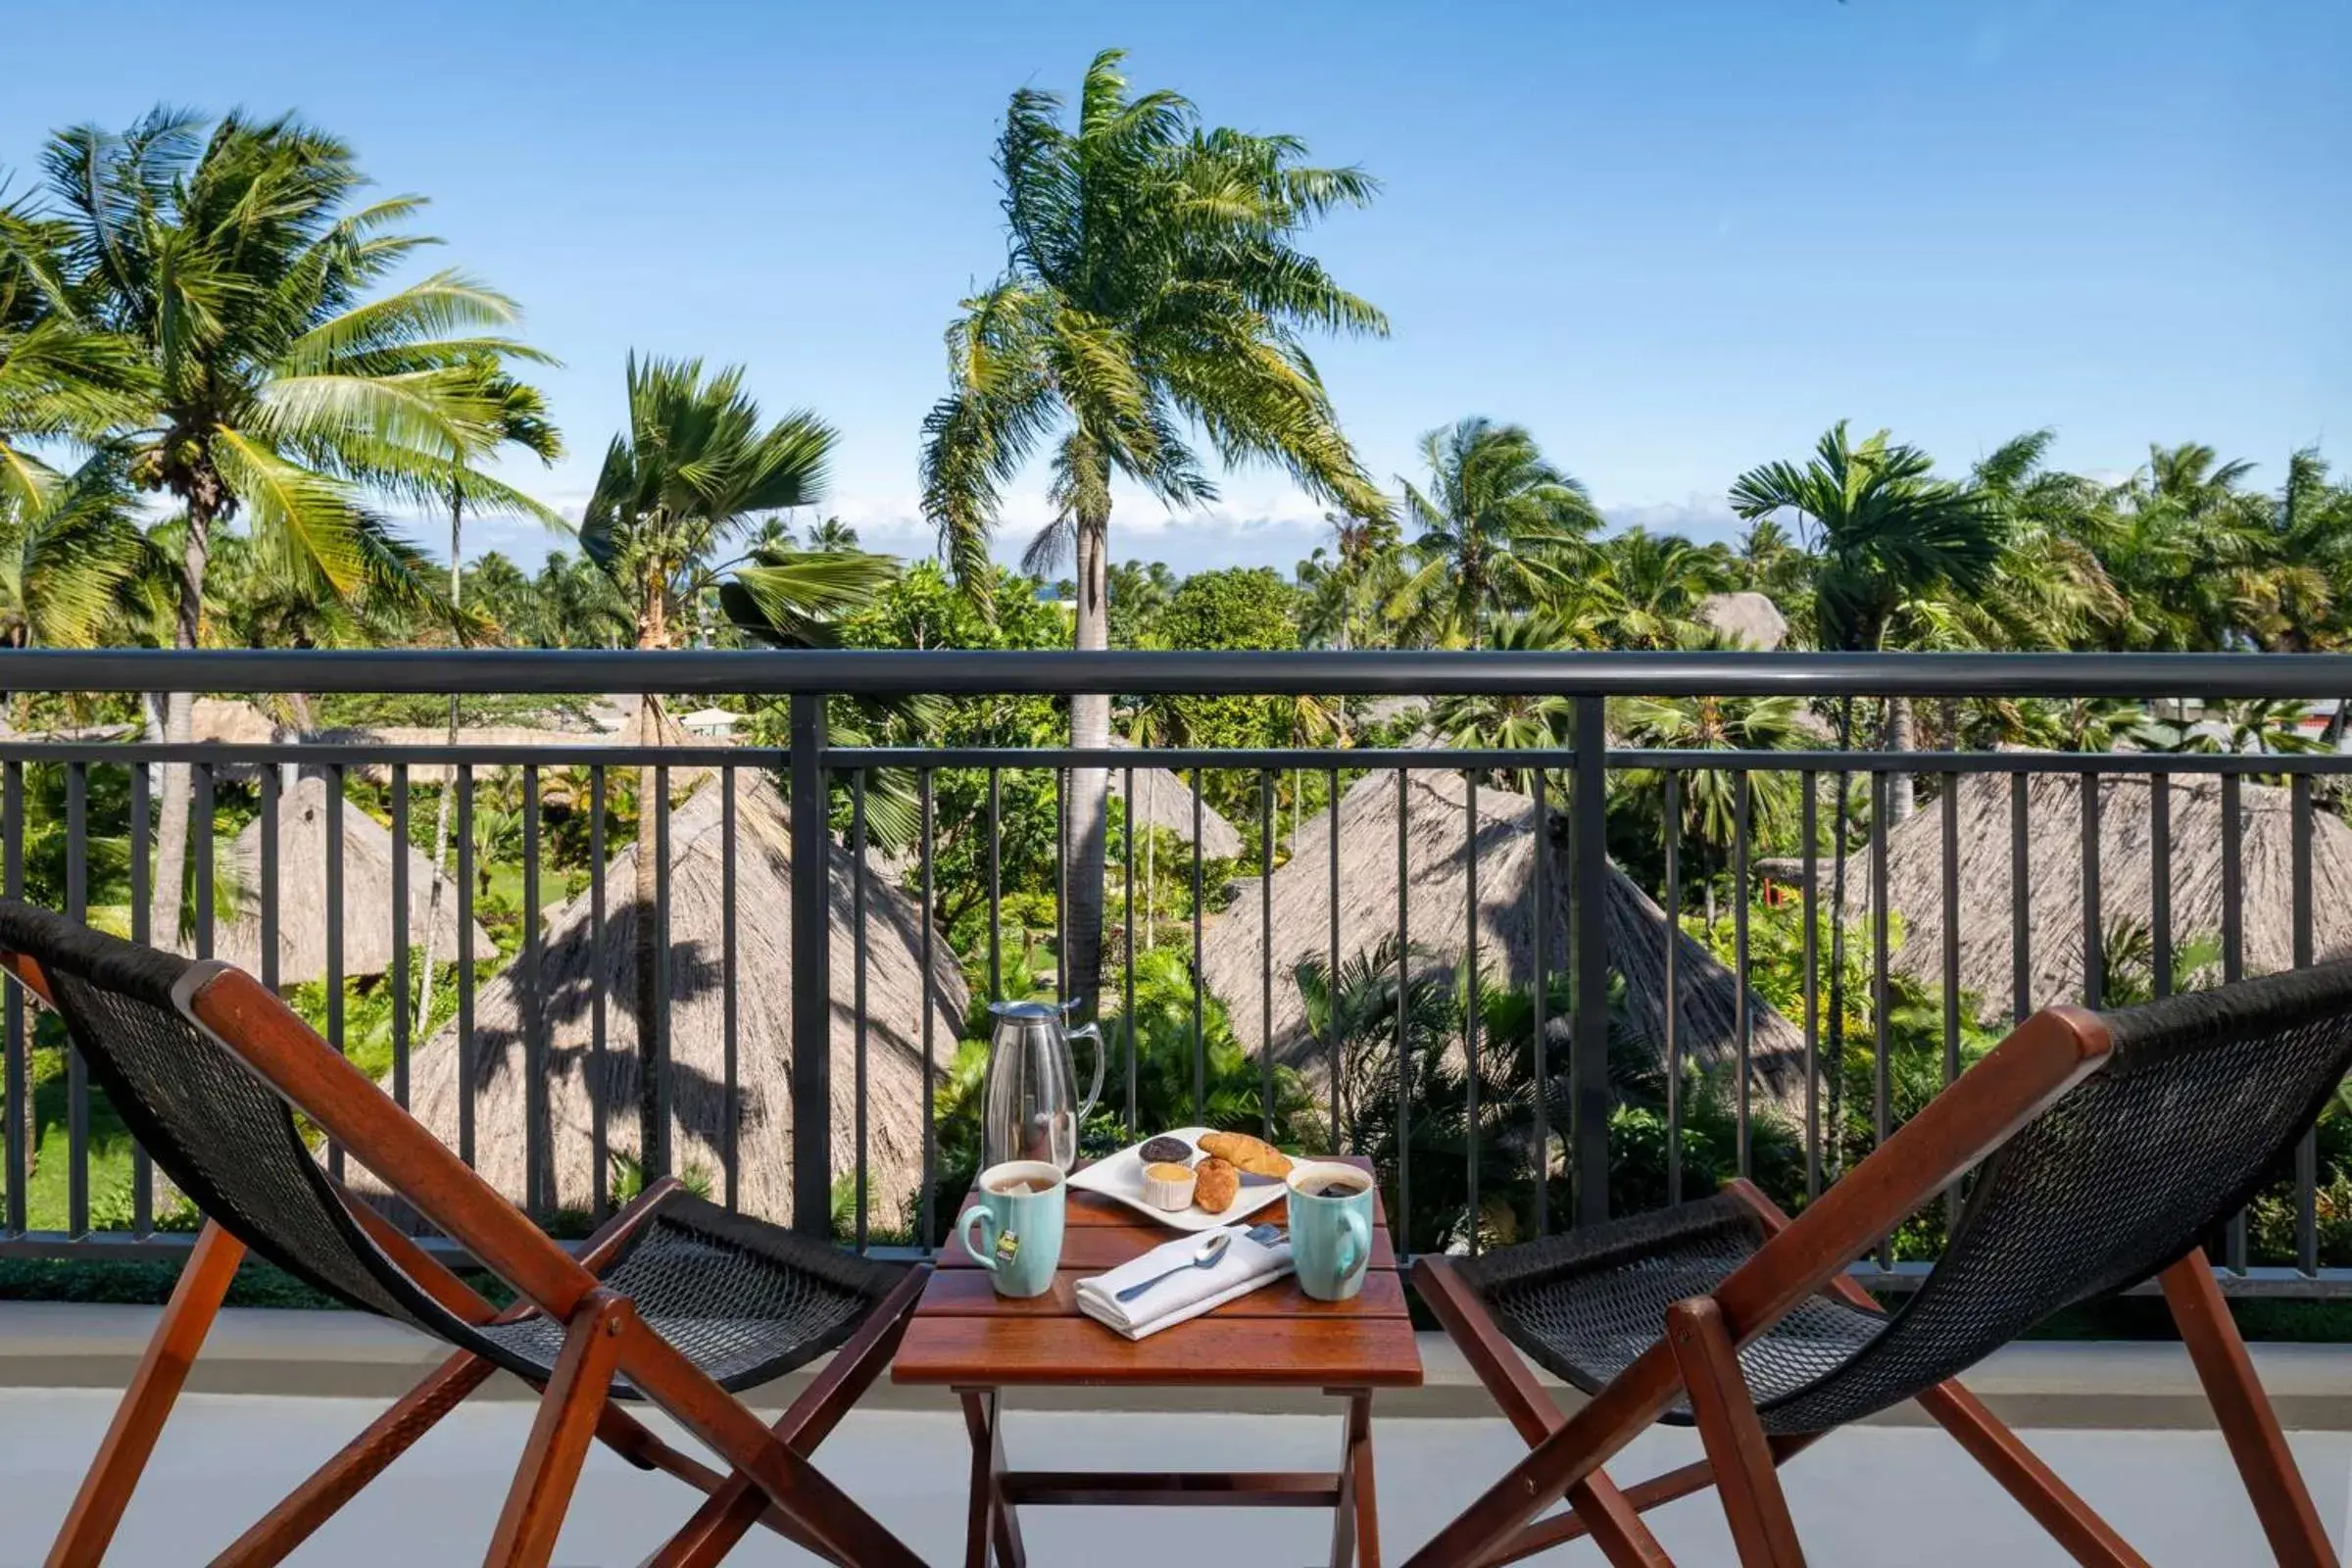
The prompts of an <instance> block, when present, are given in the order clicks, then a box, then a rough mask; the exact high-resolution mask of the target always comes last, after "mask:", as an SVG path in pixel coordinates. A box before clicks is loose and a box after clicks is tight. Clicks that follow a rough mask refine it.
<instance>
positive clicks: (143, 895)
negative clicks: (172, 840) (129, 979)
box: [0, 762, 155, 1241]
mask: <svg viewBox="0 0 2352 1568" xmlns="http://www.w3.org/2000/svg"><path fill="white" fill-rule="evenodd" d="M126 771H128V773H129V774H130V814H129V817H128V819H127V821H126V822H125V823H124V828H125V830H126V832H127V833H128V835H129V839H130V940H131V941H133V942H136V943H138V944H140V945H141V946H145V945H146V944H147V939H148V923H149V920H150V919H151V918H152V914H151V911H150V910H149V908H148V901H149V900H151V899H152V898H153V897H154V896H155V871H154V864H153V861H152V859H151V858H150V857H151V856H152V854H153V846H152V844H151V842H150V841H149V838H148V833H149V829H150V827H151V824H150V823H149V821H148V817H149V816H150V815H151V814H152V813H151V812H150V811H149V809H148V795H149V791H150V789H151V787H152V781H151V777H150V775H149V773H148V765H147V764H146V763H145V762H133V763H131V764H130V766H129V768H128V769H127V770H126ZM12 989H13V988H12ZM14 1081H15V1080H13V1079H12V1080H10V1082H11V1083H12V1084H13V1083H14ZM6 1098H7V1096H6V1095H5V1094H0V1099H6ZM11 1103H13V1101H12V1102H11ZM130 1230H131V1234H132V1235H133V1236H135V1237H137V1238H138V1239H139V1240H141V1241H145V1240H146V1239H147V1238H148V1237H149V1236H151V1235H153V1234H154V1233H155V1167H154V1162H153V1160H152V1159H150V1158H149V1156H148V1153H147V1146H146V1145H144V1144H142V1143H139V1142H137V1141H136V1140H133V1141H132V1143H131V1146H130Z"/></svg>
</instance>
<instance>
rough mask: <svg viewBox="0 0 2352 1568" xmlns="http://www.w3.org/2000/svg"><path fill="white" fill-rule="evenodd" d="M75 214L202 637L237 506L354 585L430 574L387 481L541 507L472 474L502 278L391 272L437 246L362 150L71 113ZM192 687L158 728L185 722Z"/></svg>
mask: <svg viewBox="0 0 2352 1568" xmlns="http://www.w3.org/2000/svg"><path fill="white" fill-rule="evenodd" d="M43 164H44V168H45V171H46V174H47V186H46V197H47V203H48V207H49V210H50V212H51V214H52V216H53V218H54V220H55V221H57V222H58V223H59V224H60V225H62V233H63V235H64V244H63V246H62V248H61V254H62V256H63V258H64V264H65V265H64V267H63V269H62V270H61V271H60V272H59V273H58V274H57V275H56V277H55V279H54V284H55V286H54V289H53V290H52V291H51V292H52V293H53V295H54V297H55V298H56V299H57V300H59V301H62V302H65V303H66V304H67V305H70V306H71V307H72V308H73V310H74V311H75V312H76V313H77V315H78V317H79V319H82V320H83V321H85V322H87V323H88V325H89V326H90V328H91V329H93V330H96V331H102V332H106V333H111V334H113V335H114V336H115V337H117V338H120V339H122V340H124V341H126V342H127V343H129V344H130V345H131V346H132V349H133V351H134V353H135V356H136V358H137V360H138V362H139V366H140V373H139V382H140V386H139V391H140V397H139V406H138V407H137V409H136V410H135V412H132V413H130V414H128V415H126V416H125V417H120V418H118V419H117V420H115V421H114V428H115V429H116V430H117V431H118V432H120V436H121V439H123V441H124V442H125V443H126V444H127V445H128V446H129V447H130V449H131V451H132V463H131V474H132V477H133V479H134V481H135V482H137V483H138V484H140V485H141V486H143V487H144V488H147V489H151V490H158V491H162V492H165V493H167V494H169V495H170V496H171V497H172V499H173V500H174V501H175V502H177V503H178V505H179V507H180V508H181V509H182V512H183V515H184V517H185V524H186V525H185V527H184V529H183V530H182V533H181V552H182V553H181V558H180V572H179V575H180V582H179V585H178V588H179V592H178V603H177V606H176V608H175V611H174V614H173V617H172V642H173V644H174V646H177V647H181V648H193V647H195V646H197V644H198V643H199V641H200V640H201V637H202V631H203V625H202V623H203V618H204V607H205V592H204V588H205V575H206V568H207V564H208V562H209V560H210V557H211V553H212V549H213V542H214V531H215V529H216V527H218V526H219V525H221V524H222V523H224V522H227V521H228V520H230V519H232V518H236V517H239V516H242V517H243V518H244V520H245V522H246V524H247V526H248V527H249V528H250V529H251V530H253V531H254V532H255V533H257V534H258V535H260V536H262V537H263V538H265V539H267V540H268V541H269V548H270V550H271V551H273V552H274V553H276V554H277V555H278V556H279V557H281V558H282V559H283V561H284V562H285V563H286V564H287V565H288V568H289V569H290V570H292V571H295V572H298V573H300V574H302V575H304V576H307V577H309V578H311V579H313V580H315V581H316V582H317V583H318V584H319V585H321V586H323V587H324V588H326V589H329V590H331V591H332V592H333V593H335V594H336V595H339V596H342V597H346V598H349V597H354V596H359V595H363V594H366V593H368V592H371V591H375V590H378V589H383V588H399V589H402V590H404V591H409V592H415V591H417V584H416V583H415V582H414V581H412V580H411V579H413V577H414V575H415V572H414V563H413V560H412V558H410V557H408V556H407V555H405V554H404V553H403V552H401V551H399V550H397V549H395V548H394V547H393V534H392V531H391V529H390V527H389V526H388V525H387V524H386V522H385V521H384V519H383V518H382V517H381V516H379V515H377V514H375V513H374V512H373V511H372V510H370V508H369V505H368V500H369V497H370V496H389V497H394V498H398V499H401V500H405V501H410V502H415V503H430V502H432V501H435V500H438V499H440V498H443V497H445V496H446V495H447V494H448V493H449V491H450V488H451V487H452V486H453V485H457V486H460V487H462V488H463V489H464V491H465V493H466V496H467V497H468V498H469V499H471V500H473V501H475V502H476V503H477V504H488V505H497V506H501V507H507V508H512V509H514V510H517V511H523V512H540V511H543V509H540V508H539V507H538V506H537V505H536V503H533V502H530V501H529V500H527V499H526V498H524V497H521V496H519V495H517V494H515V492H513V491H512V490H510V489H508V488H507V487H506V486H504V485H500V484H498V483H497V482H496V481H494V480H491V479H490V478H488V477H487V476H486V475H483V474H481V473H479V472H477V471H475V470H474V469H473V468H472V467H471V466H470V465H469V464H468V463H467V461H466V460H467V457H468V455H469V454H470V453H472V452H473V451H476V450H478V449H479V447H480V445H481V443H482V441H483V439H484V435H485V432H486V429H487V427H488V426H489V424H490V422H491V417H492V411H490V410H488V409H486V408H485V407H484V406H483V403H482V400H481V397H480V394H479V388H478V385H477V384H476V381H475V378H473V377H472V376H470V375H468V374H467V373H466V371H465V369H464V364H463V362H464V361H465V360H466V357H467V356H469V355H472V354H475V353H478V352H482V351H484V350H488V351H490V352H508V351H512V350H513V349H514V347H515V345H513V344H512V343H509V342H507V341H506V340H505V339H503V338H497V337H485V336H483V335H481V334H482V333H484V332H485V331H489V330H495V329H498V328H503V327H506V326H508V325H510V324H511V323H512V322H513V321H514V319H515V308H514V306H513V305H512V303H510V302H509V301H508V300H507V299H506V298H505V297H504V296H503V295H500V294H497V293H494V292H492V291H491V290H489V289H487V288H485V287H483V286H482V285H481V284H479V283H477V282H474V281H473V280H471V279H470V278H467V277H466V276H464V275H462V274H460V273H457V272H453V271H441V272H435V273H433V274H431V275H430V276H427V277H424V278H421V279H419V280H417V282H414V283H411V284H409V285H408V286H406V287H404V288H399V289H396V290H392V291H389V292H384V293H377V292H375V290H376V289H377V288H378V287H379V285H381V284H382V283H383V281H384V279H385V278H386V277H387V276H389V275H390V273H391V272H392V271H393V270H396V269H398V268H400V267H402V266H405V265H407V264H408V263H410V262H411V261H412V260H413V259H414V257H415V256H416V254H417V250H418V249H419V248H420V247H421V246H423V245H426V244H428V243H430V241H429V240H427V239H426V238H425V237H424V236H421V235H417V234H414V233H410V232H405V231H404V229H403V225H404V224H406V223H407V222H408V221H410V220H412V219H413V218H414V217H415V216H416V215H417V212H418V210H419V209H420V208H421V207H422V206H423V202H422V199H421V198H418V197H414V196H395V197H390V198H387V199H384V200H380V201H376V202H372V203H369V204H368V205H365V206H361V205H355V201H354V199H355V197H356V196H357V194H358V192H359V190H360V188H361V186H362V185H363V184H364V183H365V181H364V180H363V178H362V176H361V174H360V171H359V167H358V164H357V163H356V161H355V160H354V158H353V156H352V153H351V150H350V149H349V148H348V147H346V146H344V145H343V144H342V143H341V142H339V141H337V140H335V139H334V138H332V137H330V136H327V135H325V134H323V133H321V132H319V131H318V130H316V129H313V128H311V127H310V126H307V125H304V124H302V123H299V122H297V121H295V120H293V119H291V118H281V119H276V120H267V121H255V120H249V119H247V118H246V117H244V116H242V115H230V116H229V117H227V118H226V119H224V120H222V121H221V122H220V123H217V124H215V125H214V126H212V127H211V130H210V132H209V134H208V133H207V131H206V128H205V126H204V124H203V123H201V122H200V121H198V120H197V119H195V118H194V117H192V116H189V115H187V114H185V113H182V112H179V111H175V110H168V109H158V110H156V111H154V112H153V113H151V114H149V115H148V116H147V117H146V118H144V119H143V120H141V121H140V122H139V123H137V124H135V125H133V126H132V127H131V128H130V129H129V130H127V131H125V132H123V133H122V134H120V135H116V134H112V133H109V132H107V131H104V130H101V129H98V128H96V127H94V126H88V125H84V126H77V127H75V128H73V129H71V130H66V131H62V132H60V133H59V134H58V135H56V136H55V137H53V138H52V139H51V141H50V143H49V146H48V148H47V150H46V152H45V154H44V156H43ZM190 702H191V699H190V696H189V694H187V693H175V694H172V696H171V698H170V699H169V701H168V703H167V705H166V711H165V726H164V727H165V736H166V738H167V739H169V740H172V741H175V742H185V741H186V740H187V738H188V718H189V712H190ZM188 795H189V779H188V770H187V768H186V767H185V766H184V765H183V766H174V767H171V768H167V769H166V770H165V774H164V787H163V791H162V796H163V801H162V822H161V827H160V830H159V834H158V839H157V853H156V867H155V871H156V875H155V889H156V894H155V896H156V901H157V918H156V921H155V929H157V930H159V931H169V930H172V929H175V927H176V922H175V921H173V920H172V919H171V918H170V915H171V913H172V901H173V900H175V899H176V898H177V897H178V896H179V888H180V883H181V880H182V877H183V863H184V859H185V855H186V847H187V832H188V819H187V812H188Z"/></svg>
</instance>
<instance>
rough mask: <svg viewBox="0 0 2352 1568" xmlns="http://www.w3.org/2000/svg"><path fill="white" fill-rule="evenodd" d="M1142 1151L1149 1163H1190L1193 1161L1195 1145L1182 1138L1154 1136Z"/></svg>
mask: <svg viewBox="0 0 2352 1568" xmlns="http://www.w3.org/2000/svg"><path fill="white" fill-rule="evenodd" d="M1142 1153H1143V1156H1144V1163H1145V1164H1147V1165H1156V1164H1177V1165H1189V1164H1191V1163H1192V1161H1193V1146H1192V1145H1190V1144H1188V1143H1186V1142H1185V1141H1184V1140H1183V1139H1181V1138H1169V1137H1165V1136H1162V1137H1158V1138H1154V1139H1152V1141H1151V1142H1150V1143H1148V1144H1146V1145H1145V1146H1144V1147H1143V1150H1142Z"/></svg>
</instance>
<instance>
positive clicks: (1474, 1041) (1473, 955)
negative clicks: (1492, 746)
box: [1332, 768, 1485, 1257]
mask: <svg viewBox="0 0 2352 1568" xmlns="http://www.w3.org/2000/svg"><path fill="white" fill-rule="evenodd" d="M1463 777H1464V780H1465V783H1466V786H1467V787H1466V788H1465V789H1464V790H1463V792H1462V795H1463V802H1464V805H1465V808H1466V814H1467V817H1468V821H1469V826H1468V830H1467V832H1466V833H1465V834H1464V835H1463V838H1462V862H1463V864H1462V870H1463V875H1464V878H1465V880H1466V889H1465V891H1466V893H1467V895H1468V898H1467V903H1468V910H1467V918H1466V924H1467V926H1468V930H1467V931H1466V932H1465V933H1464V940H1465V943H1466V948H1465V953H1464V956H1463V959H1462V995H1463V997H1464V999H1465V1000H1464V1002H1463V1004H1462V1059H1463V1061H1464V1063H1465V1064H1466V1066H1467V1068H1468V1070H1467V1071H1466V1072H1464V1073H1463V1075H1462V1143H1463V1150H1462V1163H1463V1165H1464V1167H1465V1169H1464V1173H1463V1180H1464V1182H1465V1183H1466V1185H1467V1186H1468V1189H1469V1195H1470V1211H1469V1219H1468V1223H1469V1227H1470V1255H1471V1256H1472V1257H1476V1256H1477V1255H1478V1242H1479V1234H1478V1233H1479V1223H1478V1216H1479V1208H1478V1132H1479V1126H1478V1117H1479V1108H1478V1102H1479V1095H1478V1091H1479V1082H1478V1035H1479V1025H1480V1024H1481V1023H1483V1022H1484V1021H1485V1019H1484V1018H1482V1017H1481V1016H1480V1012H1479V985H1478V769H1476V768H1472V769H1470V771H1469V772H1468V773H1466V774H1465V775H1463ZM1332 978H1333V981H1334V983H1335V985H1336V983H1337V981H1338V978H1339V977H1338V976H1337V975H1334V976H1333V977H1332Z"/></svg>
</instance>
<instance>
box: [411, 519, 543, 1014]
mask: <svg viewBox="0 0 2352 1568" xmlns="http://www.w3.org/2000/svg"><path fill="white" fill-rule="evenodd" d="M465 519H466V512H465V500H464V498H463V497H461V496H459V495H457V494H455V493H454V492H453V493H452V494H451V496H450V498H449V607H450V609H452V610H455V609H457V608H458V603H459V593H460V587H461V583H462V581H463V579H461V578H460V577H459V575H458V551H459V547H460V546H461V545H462V544H463V543H464V539H465V528H466V520H465ZM449 744H450V747H451V749H452V750H455V749H456V747H457V744H458V694H457V693H455V692H452V693H450V694H449ZM457 793H458V769H457V764H455V763H454V762H453V763H452V764H450V768H449V776H448V777H447V778H445V779H443V780H442V781H441V804H440V805H439V806H437V807H435V808H434V809H433V877H432V890H431V893H430V895H429V897H428V901H427V903H426V906H425V913H424V961H423V962H422V963H419V964H418V965H417V971H418V979H417V1028H419V1029H421V1030H423V1031H424V1032H425V1033H426V1034H427V1035H428V1036H429V1035H430V1034H431V1032H432V1027H433V930H434V928H435V927H436V926H438V925H439V924H440V923H441V887H442V883H443V880H444V878H446V876H447V875H448V873H447V872H446V871H445V870H444V869H443V868H442V863H443V861H445V860H446V859H447V858H449V807H450V801H451V800H452V798H454V797H455V796H456V795H457ZM393 853H394V854H396V855H405V854H407V853H408V848H407V846H405V845H395V846H393ZM534 912H535V911H528V910H526V911H525V913H526V914H532V913H534ZM459 1049H461V1050H463V1049H465V1047H464V1046H463V1044H461V1046H460V1048H459Z"/></svg>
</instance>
